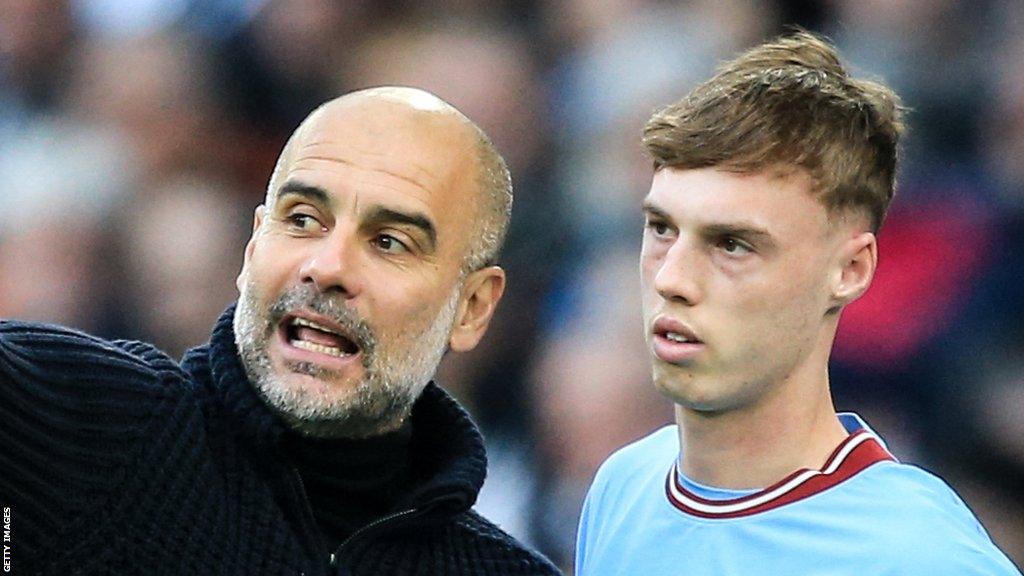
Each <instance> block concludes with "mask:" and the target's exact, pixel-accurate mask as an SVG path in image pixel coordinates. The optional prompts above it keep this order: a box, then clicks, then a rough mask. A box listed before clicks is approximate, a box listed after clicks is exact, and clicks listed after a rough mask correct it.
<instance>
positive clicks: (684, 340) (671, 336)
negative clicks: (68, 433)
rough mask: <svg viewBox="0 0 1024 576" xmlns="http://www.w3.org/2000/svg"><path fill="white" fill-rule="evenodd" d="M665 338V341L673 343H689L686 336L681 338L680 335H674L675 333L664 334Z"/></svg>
mask: <svg viewBox="0 0 1024 576" xmlns="http://www.w3.org/2000/svg"><path fill="white" fill-rule="evenodd" d="M665 338H667V339H669V340H671V341H673V342H680V343H683V344H685V343H687V342H691V340H690V339H688V338H687V337H686V336H683V335H681V334H676V333H675V332H667V333H666V334H665Z"/></svg>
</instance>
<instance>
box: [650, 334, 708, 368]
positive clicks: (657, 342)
mask: <svg viewBox="0 0 1024 576" xmlns="http://www.w3.org/2000/svg"><path fill="white" fill-rule="evenodd" d="M651 347H652V348H653V349H654V355H655V356H657V357H658V358H659V359H661V360H664V361H665V362H668V363H670V364H682V363H684V362H689V361H691V360H693V359H694V358H695V357H696V356H697V355H698V354H700V353H701V352H702V351H704V343H703V342H675V341H673V340H670V339H668V338H667V337H665V336H664V335H661V334H654V337H653V338H652V339H651Z"/></svg>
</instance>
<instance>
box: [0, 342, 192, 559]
mask: <svg viewBox="0 0 1024 576" xmlns="http://www.w3.org/2000/svg"><path fill="white" fill-rule="evenodd" d="M182 386H183V380H182V378H181V376H180V374H179V373H178V372H177V371H176V367H175V366H174V364H173V362H171V361H170V360H169V359H167V358H166V356H164V355H163V354H161V353H159V352H158V351H156V350H155V349H153V348H152V347H149V346H147V345H143V344H137V343H127V342H119V343H112V342H106V341H104V340H100V339H98V338H95V337H92V336H88V335H86V334H82V333H80V332H75V331H72V330H68V329H64V328H58V327H54V326H47V325H41V324H28V323H18V322H0V506H4V507H9V508H10V509H11V510H10V512H11V524H12V536H13V538H12V543H11V544H12V549H13V556H14V562H15V566H17V565H21V566H26V565H32V564H34V562H32V559H38V557H39V556H40V555H44V556H46V557H52V556H53V555H54V554H55V553H59V552H61V551H66V548H67V547H68V546H73V545H74V544H73V543H74V542H79V541H81V540H82V535H83V534H88V533H90V532H94V531H95V530H96V529H97V528H98V527H100V526H102V524H103V521H104V518H108V519H109V517H110V514H111V511H112V509H115V508H117V507H118V503H117V500H118V499H119V493H120V491H121V489H122V488H123V486H124V484H125V483H126V481H128V480H129V479H130V478H131V477H132V475H133V474H132V472H131V463H132V462H133V461H134V460H136V459H137V458H138V457H139V455H140V453H141V452H142V451H143V450H145V449H146V448H147V440H146V438H147V437H148V436H151V430H150V429H151V428H152V426H154V425H155V424H159V421H158V420H156V421H155V420H154V419H153V418H152V416H153V414H155V413H157V412H168V411H170V410H171V405H173V403H174V402H175V400H174V398H175V397H176V396H178V397H180V391H181V388H182ZM62 549H63V550H62Z"/></svg>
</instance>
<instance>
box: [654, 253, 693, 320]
mask: <svg viewBox="0 0 1024 576" xmlns="http://www.w3.org/2000/svg"><path fill="white" fill-rule="evenodd" d="M704 265H705V263H704V262H703V261H702V259H701V256H700V253H699V250H698V249H697V248H695V247H693V246H688V245H687V244H686V242H684V241H682V240H679V241H676V243H675V244H674V245H673V246H672V247H671V248H670V249H669V250H668V252H666V253H665V257H664V259H662V261H661V262H660V265H659V267H658V270H657V272H656V273H655V276H654V289H655V290H657V291H658V294H660V295H661V297H662V298H664V299H665V300H669V301H674V302H680V303H682V304H686V305H689V306H693V305H695V304H697V303H698V302H700V301H701V299H702V298H703V295H704V294H703V288H702V284H703V283H702V282H701V277H702V274H703V273H704V269H703V268H704Z"/></svg>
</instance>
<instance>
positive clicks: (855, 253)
mask: <svg viewBox="0 0 1024 576" xmlns="http://www.w3.org/2000/svg"><path fill="white" fill-rule="evenodd" d="M877 267H878V241H877V240H876V239H875V235H874V234H872V233H871V232H861V233H860V234H857V235H855V236H853V237H852V238H849V239H847V240H845V241H843V243H842V244H841V245H840V246H839V252H838V254H837V260H836V263H835V271H834V273H833V274H832V297H831V304H832V305H831V306H830V310H839V309H841V308H842V307H843V306H846V305H847V304H849V303H850V302H853V301H854V300H856V299H857V298H860V296H861V294H863V293H864V292H865V291H867V289H868V286H870V285H871V280H872V279H873V278H874V277H875V269H876V268H877Z"/></svg>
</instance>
